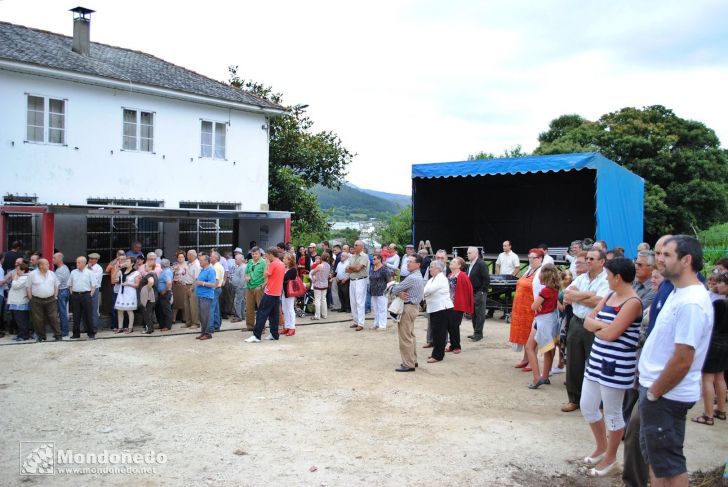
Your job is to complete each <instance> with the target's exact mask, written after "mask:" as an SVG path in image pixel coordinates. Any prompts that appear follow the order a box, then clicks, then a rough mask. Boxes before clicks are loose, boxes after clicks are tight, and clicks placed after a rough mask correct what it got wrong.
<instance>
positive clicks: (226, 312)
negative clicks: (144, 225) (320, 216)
mask: <svg viewBox="0 0 728 487" xmlns="http://www.w3.org/2000/svg"><path fill="white" fill-rule="evenodd" d="M421 247H422V246H421ZM404 250H405V251H404V254H403V255H402V256H400V255H399V253H398V249H397V245H396V244H394V243H392V244H390V245H388V246H384V247H382V248H377V249H374V250H373V251H372V252H371V253H370V252H368V250H367V248H366V246H365V244H364V242H362V241H361V240H357V241H356V242H354V244H353V246H352V247H349V246H348V245H345V244H342V245H338V244H337V245H334V246H333V247H332V248H330V247H329V245H328V242H323V244H322V245H321V253H320V254H319V253H318V251H319V247H318V246H317V245H316V244H315V243H311V244H310V245H309V246H308V248H305V247H303V246H301V247H298V248H297V249H296V248H294V247H293V246H292V245H291V244H284V243H280V244H278V245H277V246H275V247H270V248H268V249H266V250H265V251H264V250H262V249H260V248H258V247H257V246H256V244H255V242H251V243H250V248H249V250H248V251H247V252H244V251H243V250H242V249H241V248H235V249H234V250H233V251H232V252H227V253H225V254H224V255H221V253H220V252H218V251H216V250H213V251H211V252H199V253H198V252H196V251H195V250H187V251H186V252H185V251H182V250H180V251H178V252H177V253H176V255H175V259H174V263H172V262H170V260H168V259H167V258H165V257H164V256H163V252H162V251H161V250H157V251H155V252H149V253H148V254H146V255H145V254H144V253H142V251H141V244H140V243H139V242H136V243H135V244H134V245H133V246H132V248H131V249H129V250H119V251H118V252H117V255H116V258H115V259H114V260H113V261H112V262H110V263H109V264H108V265H107V266H106V269H105V271H106V273H107V274H108V275H109V277H110V281H111V284H112V290H111V292H110V293H106V294H108V296H105V297H104V299H108V306H109V309H113V312H112V313H111V328H112V330H113V331H114V333H126V334H130V333H133V332H134V330H135V327H141V328H142V331H141V333H143V334H151V333H154V331H155V328H158V329H159V330H160V331H162V332H164V331H169V330H171V328H172V326H173V323H175V322H176V321H178V320H180V321H182V323H184V324H183V327H185V328H197V327H199V329H200V330H199V333H198V334H197V336H196V338H197V339H199V340H209V339H211V338H212V337H213V336H214V333H215V332H217V331H219V330H220V329H221V328H220V327H221V323H222V319H224V318H226V317H229V316H232V319H231V322H233V323H237V322H243V321H244V322H245V325H246V326H245V328H243V331H252V334H251V336H250V337H248V338H247V339H246V340H245V341H246V342H249V343H258V342H261V340H263V339H264V338H263V333H264V330H265V328H266V325H267V326H268V329H269V333H268V335H267V336H265V339H267V340H278V339H279V338H280V336H294V335H295V333H296V320H297V318H298V316H297V312H296V311H297V310H296V306H297V305H296V299H297V298H298V297H299V296H300V293H297V292H296V289H299V288H300V286H301V283H303V282H305V283H307V285H308V286H309V287H310V290H311V291H312V294H313V316H312V317H311V320H320V319H325V318H327V315H328V311H329V309H330V308H332V309H335V310H336V311H339V312H345V313H351V325H350V327H351V328H352V329H353V330H355V331H357V332H358V331H362V330H363V329H364V328H365V316H366V314H367V313H368V312H369V310H370V309H371V310H372V311H373V318H374V319H373V323H372V325H371V328H372V329H374V330H384V329H386V328H387V323H388V322H389V321H390V320H392V321H394V322H395V323H396V324H397V329H398V341H399V350H400V355H401V363H400V365H399V367H396V368H395V370H396V371H397V372H415V371H416V369H417V367H419V363H418V359H417V343H416V339H415V327H414V324H415V320H416V318H417V317H418V316H420V314H421V313H422V312H424V313H425V316H426V318H427V324H428V325H427V335H426V341H425V343H424V344H423V345H422V348H425V349H431V352H430V354H429V356H428V358H427V362H428V363H430V364H435V363H437V362H441V361H443V360H444V359H445V356H446V354H447V353H448V352H452V353H453V354H459V353H461V352H462V348H463V347H462V341H461V337H460V326H461V324H462V320H463V318H464V317H469V318H470V319H471V320H472V329H473V331H472V334H470V335H468V337H467V338H468V339H469V340H470V341H471V342H477V341H480V340H482V339H483V338H484V332H485V330H484V328H485V321H486V318H487V317H493V308H490V309H489V308H488V305H487V295H488V289H489V285H490V275H489V270H488V265H487V264H486V263H485V261H484V260H483V255H482V254H481V252H480V251H479V249H478V248H476V247H470V248H468V250H467V258H468V262H466V261H465V260H464V259H463V258H461V257H458V256H453V257H452V258H450V259H449V261H448V254H447V252H446V251H444V250H438V251H437V252H435V253H434V256H433V255H432V250H431V249H427V248H420V249H419V250H418V251H417V252H416V251H415V247H414V246H413V245H411V244H408V245H406V246H405V249H404ZM99 258H100V256H99V255H98V254H95V253H92V254H89V255H88V256H79V257H77V258H76V260H75V264H76V268H75V269H74V270H73V271H70V270H69V268H68V267H67V266H66V264H64V260H65V259H64V255H63V254H61V253H56V254H54V255H53V260H52V262H53V270H51V264H50V262H49V261H48V260H47V259H45V258H43V257H42V256H41V255H40V254H38V253H33V254H31V255H30V257H29V258H28V260H26V259H25V256H24V255H22V249H21V246H20V243H14V244H13V245H12V246H11V249H10V250H9V251H8V252H5V253H4V254H2V255H1V256H0V263H1V264H2V274H0V288H2V289H3V293H0V300H4V301H5V302H4V303H2V301H0V304H2V307H3V310H4V313H3V318H4V319H3V322H4V327H3V328H2V330H3V333H5V332H11V331H14V333H15V334H16V337H15V340H16V341H26V340H30V339H31V337H34V338H35V340H37V341H44V340H46V339H47V338H46V333H47V329H48V328H50V329H51V330H52V333H53V337H54V339H55V340H63V338H64V337H68V336H69V334H70V337H69V338H70V339H79V338H80V337H81V332H82V330H84V331H85V333H86V334H87V335H88V338H89V339H94V338H95V336H96V333H97V330H98V327H99V295H100V289H101V282H102V277H103V275H104V269H103V268H102V267H101V266H100V265H99V263H98V261H99ZM494 268H495V269H494V270H495V272H496V274H500V275H507V276H512V277H513V278H517V283H516V288H515V289H516V290H515V293H514V296H513V300H512V306H511V309H510V310H504V317H506V316H508V315H510V318H511V323H510V334H509V340H510V342H511V343H512V344H513V347H514V350H516V351H518V352H521V351H522V352H523V356H522V359H521V361H520V362H519V363H517V364H515V366H514V367H515V368H516V369H520V370H521V371H523V372H531V374H532V380H531V382H530V384H528V387H529V389H532V390H535V389H539V388H540V387H543V386H548V385H550V384H551V377H553V376H554V375H555V374H560V373H564V372H565V385H566V392H567V401H566V402H565V403H564V404H563V405H562V406H561V411H563V412H565V413H569V412H572V411H576V410H581V413H582V416H583V417H584V419H585V421H586V422H587V423H588V424H589V427H590V429H591V432H592V433H593V436H594V440H595V448H594V450H593V451H591V452H590V453H589V454H588V455H586V456H585V457H584V458H583V459H582V460H583V462H584V463H585V464H587V465H588V466H589V467H590V468H589V469H588V470H587V475H590V476H594V477H600V476H605V475H608V474H610V473H611V472H612V471H613V470H614V469H615V468H616V467H617V465H618V460H617V451H618V448H619V445H620V444H621V442H622V440H623V439H624V440H625V441H624V444H625V452H624V459H625V460H624V468H623V479H624V482H625V484H626V485H630V486H631V485H635V486H637V485H647V479H648V477H649V478H651V482H652V485H663V484H664V485H673V484H674V485H687V476H686V472H687V469H686V464H685V457H684V454H683V450H682V447H683V440H684V435H685V420H686V415H687V411H688V410H689V409H690V408H691V407H692V406H693V404H694V403H695V402H697V401H698V400H699V399H700V397H701V395H702V397H703V402H704V411H703V412H702V414H700V415H699V416H697V417H695V418H692V420H693V421H694V422H696V423H699V424H703V425H708V426H712V425H714V424H715V420H716V419H718V420H725V419H726V383H725V373H726V370H727V369H728V324H727V322H728V313H727V312H726V307H727V306H728V304H727V303H728V302H727V301H726V297H727V296H728V259H726V258H723V259H720V260H719V261H718V262H716V263H715V270H714V272H713V273H712V274H710V275H709V276H708V278H707V280H706V279H705V278H704V276H703V274H702V271H703V268H704V262H703V254H702V249H701V247H700V244H699V242H698V241H697V240H696V239H694V238H692V237H689V236H685V235H677V236H671V235H665V236H663V237H662V238H660V239H659V240H658V241H657V242H656V243H655V247H654V250H651V249H650V245H649V244H647V243H644V244H640V246H639V248H638V249H637V258H636V259H628V258H625V257H624V249H622V248H620V247H615V248H612V249H609V248H608V247H607V244H606V242H603V241H596V242H593V241H591V240H590V239H585V240H583V241H582V240H579V241H574V242H572V244H571V247H570V249H569V252H568V254H567V255H566V256H565V264H564V265H562V266H557V265H556V263H555V262H554V259H553V257H552V256H550V255H549V253H548V247H547V246H546V245H539V246H538V247H536V248H533V249H531V250H530V251H529V252H528V264H527V265H525V266H521V262H520V259H519V258H518V256H517V255H516V254H515V253H514V252H513V251H512V250H511V244H510V242H508V241H506V242H504V243H503V252H502V253H500V254H499V256H498V258H497V259H496V261H495V263H494ZM5 292H7V296H6V295H5ZM69 304H70V309H71V311H72V317H73V323H72V326H69V325H70V324H69V315H68V307H69ZM281 316H282V317H283V320H282V323H281ZM31 324H32V329H31ZM539 354H540V355H542V357H543V363H542V364H540V363H539V360H538V356H539ZM557 357H558V361H557V362H556V360H557ZM555 362H556V365H554V363H555ZM625 431H626V436H625Z"/></svg>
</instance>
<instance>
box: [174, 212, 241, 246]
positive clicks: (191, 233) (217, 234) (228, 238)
mask: <svg viewBox="0 0 728 487" xmlns="http://www.w3.org/2000/svg"><path fill="white" fill-rule="evenodd" d="M179 207H180V209H183V208H184V209H191V210H196V209H207V210H234V211H239V210H240V203H230V202H214V201H212V202H211V201H207V202H205V201H180V202H179ZM223 220H229V222H223ZM233 220H234V219H227V218H225V219H223V218H181V219H180V220H179V223H180V229H179V248H180V249H183V250H189V249H195V250H197V251H198V252H199V251H201V250H205V251H208V250H211V249H212V248H216V247H217V248H219V247H221V246H225V247H229V246H230V245H232V243H233V235H234V232H235V230H234V228H233V227H232V222H233ZM206 241H207V243H205V242H206ZM210 241H211V242H212V243H209V242H210Z"/></svg>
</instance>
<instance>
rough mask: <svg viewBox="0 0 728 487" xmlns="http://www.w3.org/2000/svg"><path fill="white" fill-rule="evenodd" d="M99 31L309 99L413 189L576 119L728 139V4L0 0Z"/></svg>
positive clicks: (358, 168) (34, 21)
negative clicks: (607, 116) (637, 122)
mask: <svg viewBox="0 0 728 487" xmlns="http://www.w3.org/2000/svg"><path fill="white" fill-rule="evenodd" d="M79 2H80V5H82V6H84V7H87V8H91V9H94V10H96V11H97V12H96V13H95V14H93V15H92V23H91V39H92V41H95V42H103V43H107V44H112V45H116V46H121V47H126V48H131V49H136V50H140V51H144V52H147V53H150V54H153V55H155V56H158V57H160V58H162V59H165V60H167V61H170V62H173V63H175V64H179V65H181V66H184V67H186V68H189V69H192V70H194V71H197V72H199V73H202V74H204V75H207V76H209V77H211V78H214V79H217V80H221V81H225V80H227V66H228V65H231V64H235V65H238V66H239V73H240V75H241V76H242V77H243V78H248V79H254V80H256V81H259V82H263V83H265V84H268V85H272V86H273V88H274V89H275V90H276V91H279V92H282V93H283V94H284V95H285V98H284V101H285V102H286V103H287V104H298V103H302V104H308V105H309V109H308V112H309V115H310V116H311V117H312V119H313V120H314V122H315V124H316V125H315V128H318V129H321V130H333V131H335V132H337V133H338V134H339V136H340V137H341V139H342V140H343V142H344V145H345V146H346V147H347V148H348V149H349V150H350V151H352V152H355V153H357V156H356V157H355V159H354V162H353V163H352V164H351V166H350V167H349V176H348V179H349V180H350V181H351V182H353V183H354V184H356V185H358V186H361V187H365V188H371V189H377V190H382V191H389V192H395V193H406V194H408V193H409V191H410V188H411V185H410V174H411V165H412V164H413V163H423V162H443V161H458V160H464V159H466V158H467V156H468V154H472V153H476V152H478V151H488V152H494V153H500V152H502V151H503V150H504V149H506V148H511V147H513V146H515V145H516V144H521V145H522V146H523V148H524V149H525V150H529V151H530V150H533V149H534V148H535V147H536V146H537V145H538V141H537V137H538V134H539V132H542V131H544V130H546V128H547V127H548V123H549V121H551V120H552V119H554V118H556V117H557V116H559V115H562V114H565V113H578V114H580V115H582V116H584V117H586V118H589V119H596V118H598V117H599V116H600V115H602V114H604V113H607V112H611V111H615V110H618V109H620V108H622V107H625V106H637V107H642V106H646V105H654V104H661V105H665V106H667V107H668V108H672V109H673V110H674V111H675V112H676V113H677V115H679V116H681V117H684V118H689V119H694V120H699V121H702V122H704V123H705V124H706V125H707V126H708V127H711V128H712V129H714V130H715V131H716V132H717V134H718V137H720V139H721V141H722V142H723V146H724V147H725V146H726V144H727V142H726V141H727V140H728V96H727V91H728V89H727V87H728V29H726V28H725V25H726V19H727V18H728V2H726V1H725V0H722V1H718V0H715V1H707V0H689V1H685V0H678V1H674V0H660V1H638V2H635V1H624V0H610V1H598V2H584V1H577V0H573V1H568V0H562V1H539V0H531V1H520V2H515V1H506V0H502V1H498V2H495V1H484V0H481V1H477V0H471V1H456V0H449V1H432V2H427V1H397V0H388V1H386V2H378V1H369V2H359V3H356V2H345V1H341V0H339V1H316V0H312V1H308V2H302V1H300V0H298V1H289V0H283V1H276V0H268V1H258V2H245V1H236V2H233V1H217V2H213V1H208V2H200V1H195V2H193V1H186V0H177V1H174V2H172V1H161V0H154V1H151V0H147V1H145V2H141V1H136V0H125V1H123V2H119V1H115V2H109V1H100V0H74V1H73V2H67V1H65V0H0V20H4V21H7V22H12V23H16V24H21V25H26V26H29V27H35V28H41V29H46V30H50V31H53V32H58V33H62V34H66V35H71V34H72V14H71V13H70V12H68V9H69V8H72V7H75V6H76V5H79Z"/></svg>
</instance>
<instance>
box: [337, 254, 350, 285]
mask: <svg viewBox="0 0 728 487" xmlns="http://www.w3.org/2000/svg"><path fill="white" fill-rule="evenodd" d="M348 266H349V259H346V260H342V261H341V262H339V265H337V266H336V279H338V280H339V281H343V280H344V279H349V274H347V272H346V268H347V267H348Z"/></svg>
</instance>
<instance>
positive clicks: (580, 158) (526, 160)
mask: <svg viewBox="0 0 728 487" xmlns="http://www.w3.org/2000/svg"><path fill="white" fill-rule="evenodd" d="M606 168H609V169H617V168H619V169H621V170H622V171H624V172H625V173H629V174H630V175H631V176H632V177H639V176H637V175H636V174H634V173H632V172H630V171H628V170H627V169H624V168H623V167H621V166H620V165H619V164H617V163H615V162H613V161H610V160H609V159H607V158H606V157H604V156H603V155H601V154H599V153H597V152H584V153H577V154H556V155H549V156H528V157H515V158H507V159H483V160H477V161H461V162H441V163H433V164H413V165H412V178H413V179H414V178H451V177H458V176H463V177H465V176H487V175H494V174H525V173H533V172H549V171H553V172H557V171H578V170H580V169H595V170H597V171H599V170H600V169H606ZM640 179H641V178H640Z"/></svg>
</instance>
